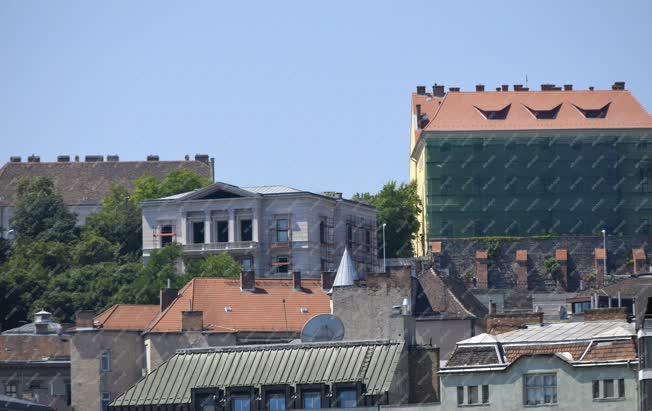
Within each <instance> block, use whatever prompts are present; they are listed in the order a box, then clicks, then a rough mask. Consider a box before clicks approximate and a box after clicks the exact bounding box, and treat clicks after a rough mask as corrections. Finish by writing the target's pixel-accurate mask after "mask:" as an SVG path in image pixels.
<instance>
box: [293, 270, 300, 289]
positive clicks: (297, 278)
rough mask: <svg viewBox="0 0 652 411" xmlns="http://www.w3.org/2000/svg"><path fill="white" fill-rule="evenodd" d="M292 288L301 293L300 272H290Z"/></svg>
mask: <svg viewBox="0 0 652 411" xmlns="http://www.w3.org/2000/svg"><path fill="white" fill-rule="evenodd" d="M292 288H294V291H301V271H292Z"/></svg>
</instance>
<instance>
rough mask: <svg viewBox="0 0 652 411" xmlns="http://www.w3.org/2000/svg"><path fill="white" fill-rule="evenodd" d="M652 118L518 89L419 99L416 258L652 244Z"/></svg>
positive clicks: (630, 106)
mask: <svg viewBox="0 0 652 411" xmlns="http://www.w3.org/2000/svg"><path fill="white" fill-rule="evenodd" d="M651 131H652V117H651V116H650V115H649V114H648V113H647V112H646V111H645V109H644V108H643V107H642V106H641V105H640V104H639V102H638V101H637V100H636V98H635V97H634V96H633V95H632V94H631V93H630V91H628V90H625V83H624V82H616V83H614V84H613V86H612V87H611V89H610V90H595V89H594V88H593V87H590V88H589V89H588V90H575V89H573V86H572V85H570V84H567V85H564V86H563V89H562V87H557V86H555V85H551V84H543V85H542V86H541V90H540V91H539V90H536V91H535V90H530V89H529V88H528V87H523V85H519V84H516V85H514V86H513V88H511V89H510V87H509V86H508V85H502V86H501V87H498V88H497V89H496V91H485V87H484V85H478V86H476V88H475V90H473V91H462V90H460V89H459V88H457V87H451V88H449V90H448V91H445V89H444V86H442V85H437V84H435V85H434V86H433V88H432V91H429V90H426V87H425V86H419V87H417V90H416V93H414V94H413V95H412V116H411V130H410V153H411V154H410V178H411V179H412V180H416V181H417V184H418V188H419V195H420V196H421V199H422V201H423V213H422V215H421V216H420V220H421V231H420V233H419V239H418V241H417V243H418V244H416V250H417V253H418V255H423V254H425V253H426V252H427V250H428V241H429V240H433V239H441V238H454V237H487V236H536V235H541V234H548V233H557V234H572V235H591V234H596V233H600V231H601V230H602V229H605V230H606V231H607V232H608V233H609V234H619V235H647V236H649V235H650V234H652V231H651V230H652V228H651V227H652V226H651V225H650V221H651V220H652V205H651V204H650V202H649V201H648V199H649V197H650V193H652V184H650V182H649V181H650V178H651V177H652V165H651V163H650V158H652V134H651Z"/></svg>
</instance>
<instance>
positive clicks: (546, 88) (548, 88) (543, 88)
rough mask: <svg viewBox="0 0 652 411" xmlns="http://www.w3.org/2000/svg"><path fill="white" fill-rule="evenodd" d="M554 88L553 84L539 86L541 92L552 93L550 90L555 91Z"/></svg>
mask: <svg viewBox="0 0 652 411" xmlns="http://www.w3.org/2000/svg"><path fill="white" fill-rule="evenodd" d="M555 87H556V86H555V85H554V84H549V83H546V84H542V85H541V91H552V90H554V89H555Z"/></svg>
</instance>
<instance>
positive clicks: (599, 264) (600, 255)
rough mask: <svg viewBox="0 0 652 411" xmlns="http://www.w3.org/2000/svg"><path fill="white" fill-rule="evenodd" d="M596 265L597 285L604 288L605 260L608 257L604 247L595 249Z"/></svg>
mask: <svg viewBox="0 0 652 411" xmlns="http://www.w3.org/2000/svg"><path fill="white" fill-rule="evenodd" d="M593 255H594V257H595V259H594V267H595V287H597V288H602V287H604V276H605V274H606V273H605V272H604V260H605V258H606V255H605V252H604V248H596V249H595V250H594V251H593Z"/></svg>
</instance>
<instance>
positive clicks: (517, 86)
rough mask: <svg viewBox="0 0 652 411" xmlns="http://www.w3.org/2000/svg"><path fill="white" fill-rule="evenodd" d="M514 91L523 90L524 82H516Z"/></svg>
mask: <svg viewBox="0 0 652 411" xmlns="http://www.w3.org/2000/svg"><path fill="white" fill-rule="evenodd" d="M513 87H514V91H523V85H522V84H514V86H513Z"/></svg>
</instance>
